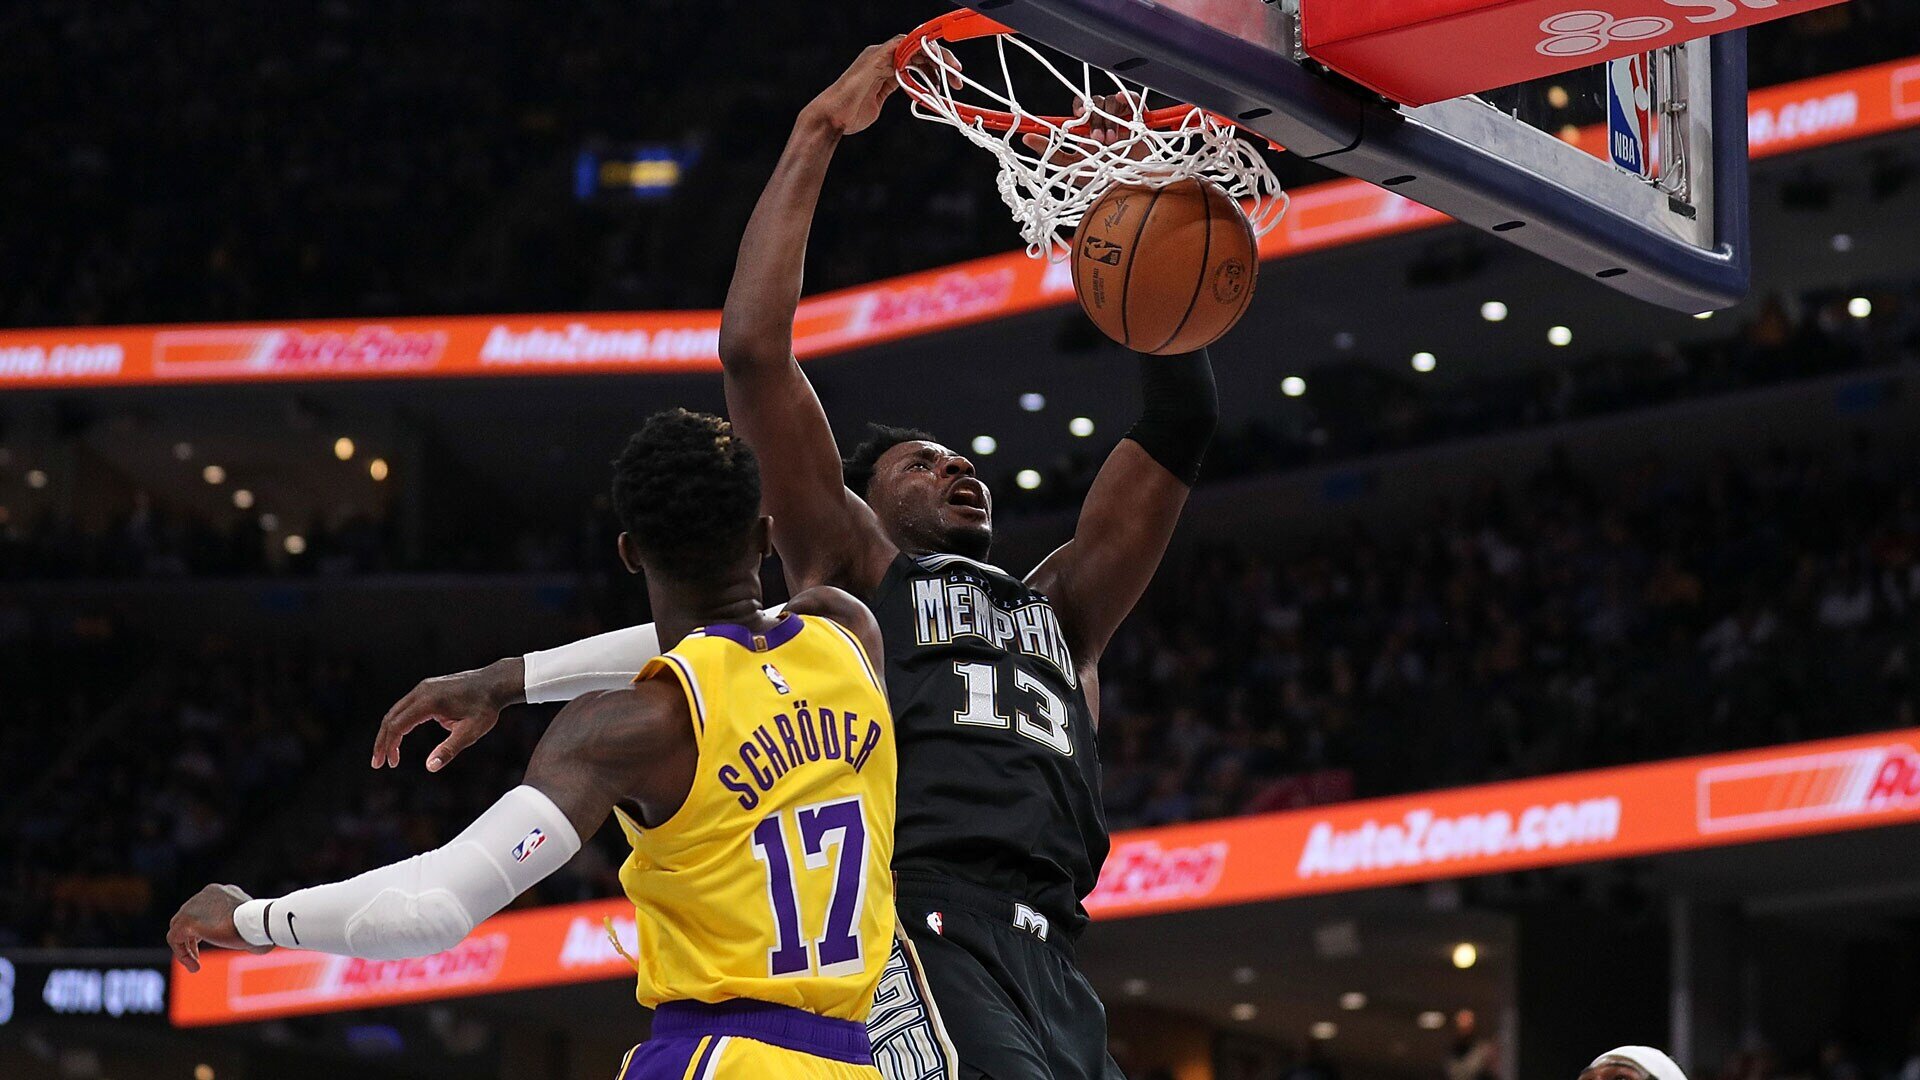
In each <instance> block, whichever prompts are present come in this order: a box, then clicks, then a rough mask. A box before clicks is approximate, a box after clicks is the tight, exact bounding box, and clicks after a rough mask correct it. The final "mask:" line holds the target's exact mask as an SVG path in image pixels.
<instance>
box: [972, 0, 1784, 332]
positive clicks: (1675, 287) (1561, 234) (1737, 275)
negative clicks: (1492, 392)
mask: <svg viewBox="0 0 1920 1080" xmlns="http://www.w3.org/2000/svg"><path fill="white" fill-rule="evenodd" d="M1297 4H1298V0H1278V2H1274V3H1267V2H1263V0H976V2H972V3H969V5H968V6H970V7H973V8H975V9H976V10H979V11H982V12H985V13H987V14H989V15H991V17H992V18H993V19H995V20H997V21H999V22H1001V23H1004V24H1006V25H1007V26H1009V27H1011V28H1013V29H1014V30H1015V31H1017V32H1019V33H1020V34H1022V35H1023V36H1026V37H1029V38H1032V39H1035V40H1038V41H1040V42H1044V43H1045V44H1047V45H1050V46H1053V47H1055V48H1057V49H1060V50H1062V51H1063V52H1066V53H1070V54H1072V55H1074V56H1076V57H1079V58H1080V59H1083V60H1085V61H1087V62H1089V63H1091V64H1093V65H1095V66H1097V67H1101V68H1106V69H1107V70H1109V71H1114V72H1119V73H1123V74H1124V75H1125V77H1126V78H1127V79H1129V80H1131V81H1135V82H1138V83H1140V84H1142V85H1145V86H1148V87H1151V88H1152V89H1154V90H1157V91H1160V92H1161V93H1164V94H1167V95H1169V96H1171V97H1174V98H1178V99H1180V100H1183V101H1187V102H1191V103H1192V104H1195V105H1199V106H1201V107H1203V108H1205V109H1208V110H1211V111H1212V112H1215V113H1218V114H1220V115H1221V116H1224V117H1229V118H1232V119H1234V120H1235V121H1236V122H1238V123H1239V124H1241V125H1242V126H1244V127H1245V128H1247V129H1248V130H1251V131H1254V132H1257V133H1259V134H1260V135H1263V136H1265V137H1266V138H1268V139H1271V140H1272V141H1273V142H1275V143H1277V144H1279V145H1280V146H1283V147H1285V148H1286V149H1287V150H1288V151H1289V152H1291V153H1294V154H1298V155H1300V156H1301V157H1304V158H1307V159H1310V160H1312V161H1314V162H1316V163H1318V164H1321V165H1324V166H1327V167H1329V168H1332V169H1334V170H1337V171H1339V172H1342V173H1346V174H1347V175H1350V176H1354V177H1358V178H1360V179H1362V180H1366V181H1369V182H1371V183H1374V184H1378V185H1380V186H1382V187H1385V188H1388V189H1390V190H1392V191H1394V192H1395V193H1397V194H1400V195H1403V196H1405V197H1406V198H1409V199H1412V200H1414V201H1416V202H1419V203H1423V204H1425V205H1427V206H1430V207H1432V208H1433V209H1435V210H1439V211H1441V212H1443V213H1445V214H1448V215H1450V216H1451V217H1453V218H1455V219H1457V220H1459V221H1462V222H1464V223H1466V224H1469V225H1472V226H1475V227H1477V228H1480V229H1484V230H1486V231H1488V232H1492V233H1494V234H1496V235H1498V236H1499V237H1501V238H1502V239H1504V240H1506V241H1508V242H1510V243H1513V244H1516V245H1518V246H1520V247H1523V248H1526V249H1528V250H1531V251H1534V252H1537V253H1539V254H1540V255H1543V256H1545V257H1547V258H1549V259H1551V260H1553V261H1554V262H1557V263H1560V264H1561V265H1564V266H1567V267H1569V268H1572V269H1573V270H1575V271H1577V272H1579V273H1581V274H1584V275H1586V276H1588V277H1590V278H1592V279H1594V280H1597V281H1601V282H1604V283H1605V284H1607V285H1609V286H1611V287H1613V288H1616V289H1619V290H1621V291H1623V292H1626V293H1629V294H1631V295H1633V296H1637V297H1639V298H1641V299H1644V300H1647V301H1649V302H1652V303H1656V304H1660V305H1662V306H1665V307H1670V308H1674V309H1677V310H1681V311H1687V312H1699V311H1708V310H1713V309H1717V308H1722V307H1727V306H1730V305H1732V304H1734V303H1737V302H1738V301H1739V300H1740V299H1741V298H1742V297H1744V296H1745V294H1746V292H1747V288H1748V281H1749V263H1748V257H1747V252H1748V244H1747V124H1746V41H1745V36H1744V32H1742V31H1733V32H1729V33H1724V34H1720V35H1717V36H1715V37H1710V38H1701V39H1698V40H1695V41H1691V42H1688V43H1686V44H1684V45H1679V46H1675V47H1673V48H1670V49H1663V50H1661V51H1659V52H1657V53H1653V54H1647V55H1645V56H1642V57H1640V58H1639V62H1638V66H1637V68H1635V67H1634V66H1632V65H1627V64H1621V65H1614V66H1610V65H1606V64H1601V65H1596V66H1591V67H1587V68H1583V69H1578V70H1574V71H1568V72H1564V73H1562V74H1559V75H1555V76H1553V77H1552V78H1543V79H1536V80H1534V81H1532V82H1529V83H1524V84H1521V85H1519V86H1514V87H1507V88H1503V89H1499V90H1492V91H1485V92H1482V93H1480V94H1477V95H1473V96H1467V97H1460V98H1452V99H1448V100H1444V101H1439V102H1435V103H1433V104H1428V105H1420V106H1408V105H1400V104H1396V103H1395V102H1393V101H1390V100H1388V99H1387V98H1385V97H1382V96H1381V95H1379V94H1376V93H1373V92H1371V91H1369V90H1367V89H1365V88H1364V87H1361V86H1359V85H1357V84H1355V83H1352V82H1349V81H1347V80H1345V79H1343V78H1341V77H1339V76H1338V75H1335V74H1333V73H1332V72H1330V71H1328V70H1326V69H1325V68H1324V67H1321V66H1320V65H1318V64H1316V63H1315V62H1314V61H1313V60H1311V59H1310V58H1308V57H1307V56H1306V54H1305V52H1304V51H1303V48H1302V45H1301V38H1300V27H1299V19H1298V8H1297ZM1426 62H1430V63H1434V64H1458V63H1471V62H1472V58H1471V57H1460V56H1451V57H1442V56H1436V57H1433V58H1432V59H1431V60H1430V61H1426ZM1636 80H1638V81H1636ZM1610 84H1611V85H1613V86H1614V87H1615V91H1616V92H1615V93H1614V94H1612V95H1610V94H1609V85H1610ZM1563 95H1564V97H1565V103H1564V104H1561V103H1560V102H1561V99H1562V96H1563ZM1636 105H1637V106H1638V108H1637V109H1636ZM1609 120H1612V121H1613V123H1611V124H1610V123H1609ZM1617 162H1622V163H1624V166H1623V164H1618V163H1617Z"/></svg>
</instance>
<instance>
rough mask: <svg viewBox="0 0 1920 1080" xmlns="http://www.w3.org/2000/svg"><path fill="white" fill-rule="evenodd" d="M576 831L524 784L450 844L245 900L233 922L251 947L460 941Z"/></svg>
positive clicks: (528, 882)
mask: <svg viewBox="0 0 1920 1080" xmlns="http://www.w3.org/2000/svg"><path fill="white" fill-rule="evenodd" d="M579 850H580V837H579V836H578V835H577V834H576V833H575V832H574V830H573V825H572V823H571V822H569V821H568V820H567V816H566V815H565V814H563V813H561V812H560V808H559V807H558V806H555V805H554V803H553V800H552V799H549V798H547V797H546V796H545V795H544V794H542V793H541V792H539V791H538V790H536V789H534V788H530V787H527V786H526V785H524V784H522V785H521V786H519V787H517V788H514V789H513V790H512V791H509V792H507V793H506V795H504V796H502V797H501V799H500V801H499V802H497V803H494V804H493V806H492V807H491V808H490V809H488V810H487V812H486V813H484V814H481V815H480V816H479V818H477V819H475V821H474V823H473V824H471V825H469V826H467V829H466V831H465V832H463V833H461V834H460V835H459V836H456V837H454V838H453V842H452V843H449V844H447V845H446V846H445V847H441V848H435V849H434V850H432V851H429V852H427V853H426V854H424V855H415V856H414V857H413V858H411V859H407V860H406V861H404V862H397V863H394V864H393V865H391V866H383V867H381V868H380V869H378V870H369V871H368V872H366V873H364V874H361V875H360V876H359V877H356V878H352V879H350V880H347V881H339V882H335V883H333V884H332V885H316V886H314V887H313V888H311V889H301V890H300V891H299V892H294V893H288V894H287V895H286V896H282V897H278V898H276V899H272V900H249V901H247V902H246V903H244V904H241V905H240V908H239V910H238V911H236V912H234V916H233V922H234V928H235V929H237V930H238V931H239V932H240V936H241V938H242V939H244V940H245V941H246V942H247V943H248V944H250V945H281V946H285V947H287V948H295V949H308V950H311V951H314V952H326V953H337V954H339V955H342V956H358V957H361V958H363V959H367V960H401V959H405V958H407V957H412V956H430V955H432V954H434V953H437V952H444V951H445V950H447V949H451V948H452V947H454V946H455V945H458V944H459V943H460V939H461V938H464V937H466V936H467V934H468V932H469V931H471V930H472V929H473V928H474V927H475V926H477V925H479V923H480V922H481V921H482V920H483V919H485V918H487V917H488V916H489V915H492V914H494V913H495V912H497V911H499V910H500V909H501V908H504V907H506V906H507V904H508V903H509V902H510V901H512V900H513V898H514V897H516V896H519V895H520V894H521V893H523V892H525V891H526V890H527V889H529V888H531V887H532V886H533V884H534V883H535V882H537V881H539V880H540V879H541V878H544V877H546V876H547V875H548V874H551V873H553V872H554V871H555V870H558V869H560V868H561V867H562V866H564V865H566V862H567V860H568V859H571V858H573V855H574V852H576V851H579Z"/></svg>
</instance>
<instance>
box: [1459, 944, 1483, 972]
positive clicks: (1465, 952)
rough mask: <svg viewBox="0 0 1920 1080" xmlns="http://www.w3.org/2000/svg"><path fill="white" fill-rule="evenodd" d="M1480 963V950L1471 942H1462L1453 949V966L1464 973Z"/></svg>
mask: <svg viewBox="0 0 1920 1080" xmlns="http://www.w3.org/2000/svg"><path fill="white" fill-rule="evenodd" d="M1479 962H1480V950H1479V949H1477V948H1475V947H1474V944H1473V942H1471V941H1463V942H1461V943H1460V944H1458V945H1455V946H1454V947H1453V966H1454V967H1457V968H1459V969H1460V970H1461V971H1465V970H1467V969H1468V968H1470V967H1472V966H1473V965H1475V964H1477V963H1479Z"/></svg>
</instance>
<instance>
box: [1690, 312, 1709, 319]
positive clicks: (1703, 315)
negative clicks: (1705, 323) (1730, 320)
mask: <svg viewBox="0 0 1920 1080" xmlns="http://www.w3.org/2000/svg"><path fill="white" fill-rule="evenodd" d="M1694 318H1696V319H1701V320H1706V319H1711V318H1713V312H1711V311H1702V312H1700V313H1699V314H1698V315H1695V316H1694Z"/></svg>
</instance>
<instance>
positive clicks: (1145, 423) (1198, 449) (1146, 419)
mask: <svg viewBox="0 0 1920 1080" xmlns="http://www.w3.org/2000/svg"><path fill="white" fill-rule="evenodd" d="M1140 390H1141V396H1142V397H1144V398H1145V399H1146V404H1145V407H1144V408H1142V409H1141V410H1140V420H1139V422H1138V423H1135V424H1134V425H1133V430H1131V431H1129V432H1127V438H1129V439H1132V440H1133V441H1134V442H1137V443H1139V444H1140V447H1141V449H1143V450H1145V451H1146V452H1147V453H1148V455H1150V456H1151V457H1152V458H1153V460H1155V461H1157V462H1159V463H1160V464H1161V466H1162V467H1164V468H1165V469H1166V470H1167V471H1168V472H1170V473H1172V474H1173V475H1174V476H1176V477H1178V478H1179V479H1180V482H1181V483H1183V484H1186V485H1187V486H1188V487H1192V486H1193V483H1194V481H1195V480H1197V479H1199V477H1200V460H1201V458H1203V457H1205V456H1206V453H1207V444H1208V443H1209V442H1212V441H1213V428H1214V425H1215V424H1217V423H1218V422H1219V420H1220V394H1219V391H1218V390H1216V389H1215V388H1214V385H1213V365H1212V364H1211V363H1209V362H1208V360H1207V351H1206V350H1205V349H1201V350H1200V351H1199V352H1192V353H1187V354H1185V355H1182V356H1146V355H1144V354H1143V355H1142V356H1141V357H1140Z"/></svg>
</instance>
